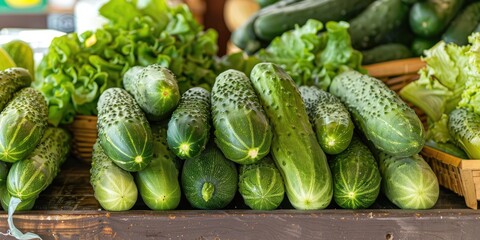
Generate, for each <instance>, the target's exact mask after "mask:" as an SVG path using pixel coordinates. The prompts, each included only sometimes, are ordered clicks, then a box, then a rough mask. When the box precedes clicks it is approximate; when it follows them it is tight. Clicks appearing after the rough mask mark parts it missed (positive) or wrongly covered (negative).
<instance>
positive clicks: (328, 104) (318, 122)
mask: <svg viewBox="0 0 480 240" xmlns="http://www.w3.org/2000/svg"><path fill="white" fill-rule="evenodd" d="M299 91H300V94H301V96H302V99H303V101H304V102H305V107H306V109H307V113H308V116H309V119H310V122H311V123H312V125H313V129H314V130H315V133H316V135H317V140H318V143H320V147H322V150H323V151H324V152H325V153H328V154H339V153H340V152H342V151H343V150H345V149H346V148H347V147H348V145H349V144H350V140H352V136H353V129H354V126H353V122H352V120H351V119H350V113H349V112H348V110H347V108H346V107H345V106H344V105H343V103H342V102H340V100H339V99H338V98H337V97H335V96H333V95H332V94H330V93H328V92H325V91H323V90H321V89H319V88H317V87H315V86H310V87H308V86H300V87H299Z"/></svg>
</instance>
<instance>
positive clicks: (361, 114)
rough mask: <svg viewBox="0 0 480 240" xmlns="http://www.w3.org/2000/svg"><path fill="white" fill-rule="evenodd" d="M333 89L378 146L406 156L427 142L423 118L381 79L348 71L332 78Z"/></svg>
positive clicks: (393, 153) (418, 150)
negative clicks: (421, 119)
mask: <svg viewBox="0 0 480 240" xmlns="http://www.w3.org/2000/svg"><path fill="white" fill-rule="evenodd" d="M330 93H332V94H333V95H335V96H337V97H338V98H339V99H340V101H342V103H343V104H344V105H345V106H346V107H347V109H348V110H349V112H350V114H351V115H352V119H353V121H354V123H355V126H356V127H358V129H360V130H361V131H362V132H363V134H365V136H366V137H367V139H368V140H370V141H372V143H373V144H374V145H375V147H376V148H378V149H379V150H382V151H385V152H387V153H389V154H391V155H394V156H403V157H406V156H412V155H413V154H416V153H419V152H420V150H422V147H423V144H424V143H425V130H424V128H423V125H422V122H421V121H420V119H419V118H418V116H417V114H416V113H415V111H414V110H413V109H412V108H410V107H409V106H408V105H407V104H406V103H405V102H404V101H403V100H402V99H401V98H400V97H399V96H398V95H397V94H396V93H395V92H394V91H393V90H391V89H390V88H388V87H387V85H385V83H383V82H382V81H381V80H379V79H376V78H373V77H370V76H368V75H364V74H361V73H359V72H357V71H346V72H343V73H341V74H339V75H337V76H336V77H335V78H334V79H333V81H332V84H331V85H330Z"/></svg>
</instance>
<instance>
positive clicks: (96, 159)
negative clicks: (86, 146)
mask: <svg viewBox="0 0 480 240" xmlns="http://www.w3.org/2000/svg"><path fill="white" fill-rule="evenodd" d="M90 184H91V185H92V187H93V192H94V193H93V195H94V196H95V199H97V201H98V202H99V203H100V206H102V208H103V209H105V210H107V211H126V210H129V209H131V208H132V207H133V205H134V204H135V203H136V202H137V197H138V190H137V186H136V185H135V181H134V179H133V176H132V174H131V173H129V172H127V171H125V170H123V169H121V168H120V167H118V166H117V165H116V164H114V163H113V161H112V159H110V158H109V157H108V156H107V155H106V154H105V152H104V151H103V148H102V146H101V145H100V143H99V140H98V139H97V141H96V142H95V144H94V145H93V152H92V167H91V168H90Z"/></svg>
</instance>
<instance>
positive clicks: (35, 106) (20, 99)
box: [0, 87, 48, 163]
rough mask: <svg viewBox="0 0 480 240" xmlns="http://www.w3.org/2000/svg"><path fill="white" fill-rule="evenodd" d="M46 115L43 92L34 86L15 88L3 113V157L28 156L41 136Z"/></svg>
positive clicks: (0, 120)
mask: <svg viewBox="0 0 480 240" xmlns="http://www.w3.org/2000/svg"><path fill="white" fill-rule="evenodd" d="M47 118H48V106H47V101H46V100H45V97H44V96H43V95H42V93H40V92H39V91H37V90H35V89H33V88H31V87H27V88H23V89H21V90H19V91H18V92H16V93H15V95H14V97H13V99H12V100H11V101H10V102H9V103H8V105H7V106H6V107H5V108H4V109H3V111H2V112H1V114H0V160H3V161H5V162H12V163H13V162H17V161H19V160H22V159H24V158H26V157H27V156H28V155H29V154H30V153H31V152H32V151H33V150H34V149H35V147H36V146H37V145H38V143H39V142H40V140H41V139H42V136H43V133H44V132H45V130H46V129H47V121H48V119H47Z"/></svg>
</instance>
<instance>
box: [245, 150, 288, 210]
mask: <svg viewBox="0 0 480 240" xmlns="http://www.w3.org/2000/svg"><path fill="white" fill-rule="evenodd" d="M238 178H239V180H238V191H239V192H240V195H242V198H243V200H244V201H245V204H247V206H249V207H250V208H251V209H254V210H273V209H276V208H278V206H280V204H281V203H282V201H283V198H284V196H285V186H284V184H283V178H282V175H281V174H280V172H279V171H278V168H277V167H276V166H275V162H273V160H272V158H270V156H266V157H264V158H263V159H261V160H260V161H258V162H257V163H254V164H248V165H241V166H240V173H239V177H238Z"/></svg>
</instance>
